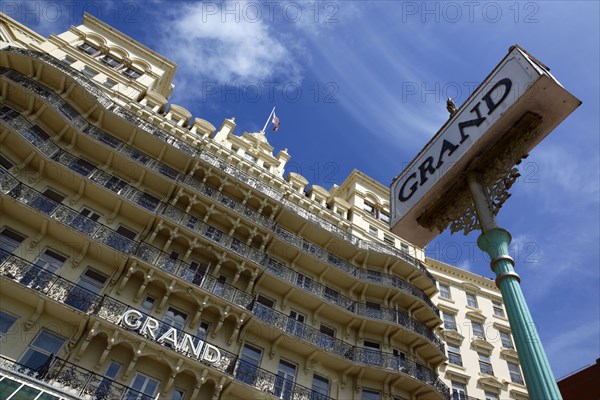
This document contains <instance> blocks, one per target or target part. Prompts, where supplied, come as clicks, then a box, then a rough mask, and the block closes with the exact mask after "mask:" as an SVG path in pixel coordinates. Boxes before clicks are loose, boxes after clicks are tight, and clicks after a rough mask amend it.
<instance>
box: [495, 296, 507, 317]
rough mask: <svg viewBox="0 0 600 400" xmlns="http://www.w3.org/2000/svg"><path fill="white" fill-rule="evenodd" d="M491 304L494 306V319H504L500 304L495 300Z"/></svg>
mask: <svg viewBox="0 0 600 400" xmlns="http://www.w3.org/2000/svg"><path fill="white" fill-rule="evenodd" d="M492 304H493V306H494V315H495V316H496V317H500V318H504V317H505V315H504V308H503V307H502V303H501V302H499V301H496V300H492Z"/></svg>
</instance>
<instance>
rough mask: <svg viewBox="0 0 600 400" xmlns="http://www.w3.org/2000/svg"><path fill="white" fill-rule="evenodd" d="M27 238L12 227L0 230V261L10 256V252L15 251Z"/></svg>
mask: <svg viewBox="0 0 600 400" xmlns="http://www.w3.org/2000/svg"><path fill="white" fill-rule="evenodd" d="M25 238H26V236H23V235H21V234H19V233H17V232H15V231H13V230H12V229H10V228H4V229H2V231H0V251H1V254H0V261H2V260H4V259H5V258H6V257H8V254H12V253H14V251H15V249H16V248H17V247H19V245H20V244H21V242H22V241H23V240H25Z"/></svg>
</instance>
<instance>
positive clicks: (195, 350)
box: [119, 310, 221, 364]
mask: <svg viewBox="0 0 600 400" xmlns="http://www.w3.org/2000/svg"><path fill="white" fill-rule="evenodd" d="M119 325H121V326H123V327H124V328H127V329H129V330H131V331H135V332H138V333H139V334H140V335H143V336H146V337H148V338H150V339H152V340H154V341H155V342H157V343H160V344H163V345H164V344H167V343H168V344H169V345H170V346H171V347H172V348H173V349H175V350H176V351H179V352H181V353H183V354H185V355H187V356H188V357H190V358H193V359H196V360H199V361H206V362H208V363H211V364H213V363H216V362H218V361H219V360H220V359H221V352H220V351H219V349H218V348H217V347H215V346H213V345H211V344H209V343H206V342H205V341H203V340H200V339H197V338H195V337H193V336H192V335H190V334H188V333H185V332H181V331H179V330H177V329H176V328H174V327H172V326H169V325H166V324H163V323H161V322H160V321H158V320H156V319H154V318H152V317H148V316H145V315H144V314H142V313H141V312H139V311H137V310H128V311H126V312H124V313H123V315H121V317H120V318H119Z"/></svg>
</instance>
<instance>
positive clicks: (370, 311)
mask: <svg viewBox="0 0 600 400" xmlns="http://www.w3.org/2000/svg"><path fill="white" fill-rule="evenodd" d="M365 310H366V314H367V317H371V318H377V319H381V304H379V303H375V302H372V301H367V302H366V303H365Z"/></svg>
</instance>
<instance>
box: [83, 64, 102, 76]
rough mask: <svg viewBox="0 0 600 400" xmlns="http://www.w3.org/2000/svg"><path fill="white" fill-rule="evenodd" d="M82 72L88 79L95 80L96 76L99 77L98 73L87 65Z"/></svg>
mask: <svg viewBox="0 0 600 400" xmlns="http://www.w3.org/2000/svg"><path fill="white" fill-rule="evenodd" d="M81 72H82V73H83V74H84V75H85V76H87V77H88V78H93V77H95V76H96V75H98V73H97V72H96V71H94V70H93V69H91V68H90V67H88V66H87V65H86V66H84V67H83V69H82V70H81Z"/></svg>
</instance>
